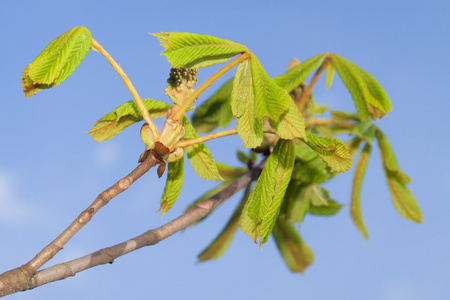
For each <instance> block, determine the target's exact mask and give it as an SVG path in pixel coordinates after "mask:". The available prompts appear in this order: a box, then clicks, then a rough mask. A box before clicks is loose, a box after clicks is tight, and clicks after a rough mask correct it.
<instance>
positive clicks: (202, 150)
mask: <svg viewBox="0 0 450 300" xmlns="http://www.w3.org/2000/svg"><path fill="white" fill-rule="evenodd" d="M182 125H183V126H184V129H185V131H186V133H185V134H184V136H183V139H191V138H195V137H198V135H197V133H196V132H195V129H194V127H193V126H192V124H191V122H189V120H188V118H187V117H183V121H182ZM184 150H185V151H186V154H187V156H188V159H189V162H190V163H191V166H192V167H193V168H194V170H195V172H196V173H197V174H198V175H199V176H200V177H201V178H204V179H207V180H223V178H222V176H220V174H219V171H218V170H217V166H216V164H215V162H214V159H213V157H212V155H211V152H209V150H208V148H206V146H205V144H204V143H199V144H195V145H192V146H187V147H185V148H184Z"/></svg>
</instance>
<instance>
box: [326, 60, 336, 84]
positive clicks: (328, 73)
mask: <svg viewBox="0 0 450 300" xmlns="http://www.w3.org/2000/svg"><path fill="white" fill-rule="evenodd" d="M335 73H336V68H335V67H334V66H333V64H328V65H327V70H326V76H325V85H326V88H327V90H328V89H329V88H330V87H331V84H332V83H333V78H334V74H335Z"/></svg>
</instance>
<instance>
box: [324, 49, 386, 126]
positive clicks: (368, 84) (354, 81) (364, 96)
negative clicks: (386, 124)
mask: <svg viewBox="0 0 450 300" xmlns="http://www.w3.org/2000/svg"><path fill="white" fill-rule="evenodd" d="M331 60H332V63H333V66H334V67H335V68H336V70H337V72H338V74H339V76H340V77H341V79H342V81H343V82H344V84H345V86H346V87H347V89H348V90H349V92H350V94H351V95H352V97H353V101H354V103H355V107H356V111H357V112H358V115H359V116H360V117H361V119H363V120H366V119H367V118H368V117H369V116H371V117H373V118H376V119H378V118H379V117H382V116H383V115H385V114H386V113H387V112H388V111H390V110H391V109H392V105H391V101H390V100H389V98H388V96H387V95H386V93H385V92H384V90H383V88H382V87H381V86H380V84H379V83H378V82H377V81H376V80H375V78H373V77H372V76H371V75H370V74H368V73H367V72H366V71H364V70H363V69H361V68H360V67H358V66H357V65H355V64H353V63H352V62H350V61H348V60H346V59H344V58H342V57H340V56H338V55H336V54H332V55H331Z"/></svg>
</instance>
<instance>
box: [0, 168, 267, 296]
mask: <svg viewBox="0 0 450 300" xmlns="http://www.w3.org/2000/svg"><path fill="white" fill-rule="evenodd" d="M266 160H267V159H264V160H263V161H262V162H261V163H260V164H259V165H258V166H257V167H255V168H253V169H251V170H250V171H248V172H246V173H245V174H244V175H242V176H241V177H239V178H238V179H236V180H235V181H234V182H233V183H231V184H230V185H229V186H228V187H226V188H225V189H224V190H222V191H221V192H219V193H217V194H216V195H214V196H212V197H211V198H209V199H208V200H205V201H203V202H200V203H198V204H197V205H195V206H194V207H192V208H191V209H190V210H188V211H187V212H185V213H184V214H182V215H181V216H179V217H178V218H176V219H174V220H172V221H170V222H169V223H167V224H165V225H163V226H161V227H159V228H156V229H153V230H149V231H147V232H145V233H143V234H141V235H139V236H137V237H135V238H132V239H130V240H128V241H125V242H123V243H120V244H117V245H115V246H112V247H108V248H104V249H101V250H98V251H96V252H94V253H91V254H88V255H86V256H83V257H80V258H77V259H74V260H71V261H68V262H65V263H61V264H57V265H54V266H52V267H49V268H47V269H44V270H42V271H39V272H37V273H36V274H35V275H34V276H33V277H32V278H31V280H30V281H29V285H28V286H23V287H22V288H21V289H16V290H13V291H9V293H14V292H17V291H24V290H29V289H33V288H35V287H38V286H41V285H44V284H47V283H50V282H53V281H58V280H62V279H65V278H67V277H71V276H75V274H77V273H79V272H81V271H84V270H86V269H89V268H92V267H95V266H98V265H103V264H107V263H112V262H113V261H114V259H116V258H117V257H120V256H122V255H125V254H127V253H129V252H131V251H134V250H137V249H139V248H142V247H145V246H151V245H155V244H157V243H158V242H160V241H162V240H164V239H166V238H168V237H169V236H171V235H173V234H174V233H176V232H178V231H180V230H183V229H185V228H186V227H188V226H189V225H191V224H193V223H195V222H197V221H198V220H200V219H202V218H203V217H205V216H206V215H207V214H208V213H210V212H211V211H212V210H213V209H215V208H216V207H217V206H219V205H220V204H221V203H222V202H224V201H225V200H226V199H228V198H230V197H231V196H232V195H234V194H235V193H237V192H238V191H239V190H241V189H242V188H244V187H246V186H247V185H248V184H249V183H250V182H252V181H253V180H255V179H257V178H258V177H259V175H260V174H261V172H262V169H263V168H264V165H265V163H266ZM2 292H3V291H2V290H0V296H2V295H5V293H4V292H3V293H2ZM9 293H8V294H9Z"/></svg>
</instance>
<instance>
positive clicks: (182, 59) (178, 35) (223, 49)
mask: <svg viewBox="0 0 450 300" xmlns="http://www.w3.org/2000/svg"><path fill="white" fill-rule="evenodd" d="M152 35H154V36H156V37H157V38H158V39H159V41H160V43H161V46H163V47H164V49H165V51H164V52H163V53H162V54H163V55H165V56H166V57H167V60H168V61H169V63H170V65H171V66H172V67H173V68H181V67H186V68H202V67H207V66H211V65H214V64H218V63H221V62H224V61H227V60H229V59H230V58H231V57H233V56H235V55H237V54H239V53H241V52H245V51H247V50H248V49H247V47H245V46H242V45H240V44H238V43H235V42H232V41H228V40H224V39H219V38H216V37H213V36H210V35H204V34H194V33H187V32H161V33H153V34H152Z"/></svg>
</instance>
